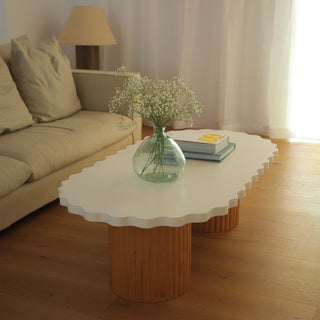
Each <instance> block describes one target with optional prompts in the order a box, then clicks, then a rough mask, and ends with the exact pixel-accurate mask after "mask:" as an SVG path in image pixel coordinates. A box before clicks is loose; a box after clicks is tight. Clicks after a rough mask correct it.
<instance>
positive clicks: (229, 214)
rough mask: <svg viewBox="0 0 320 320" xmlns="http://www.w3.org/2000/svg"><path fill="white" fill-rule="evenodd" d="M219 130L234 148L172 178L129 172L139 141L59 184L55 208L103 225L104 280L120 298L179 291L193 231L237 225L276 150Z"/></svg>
mask: <svg viewBox="0 0 320 320" xmlns="http://www.w3.org/2000/svg"><path fill="white" fill-rule="evenodd" d="M200 131H201V130H200ZM214 132H217V130H215V131H214ZM219 133H220V134H227V135H229V136H230V141H232V142H235V143H236V145H237V147H236V149H235V150H234V151H233V152H232V153H231V154H230V155H229V156H228V157H227V158H225V159H224V160H223V161H222V162H221V163H217V162H211V161H201V160H187V162H186V167H185V171H184V172H183V174H182V176H181V177H179V179H178V180H177V181H175V182H172V183H150V182H146V181H144V180H141V179H140V178H139V177H137V176H136V175H135V173H134V172H133V169H132V164H131V161H132V157H133V155H134V152H135V151H136V149H137V147H138V144H139V142H138V143H137V144H135V145H132V146H129V147H128V148H127V149H125V150H121V151H119V152H118V153H117V154H116V155H112V156H109V157H107V158H106V159H105V160H104V161H100V162H97V163H96V164H95V165H94V166H93V167H90V168H86V169H84V170H83V171H82V172H81V173H79V174H75V175H72V176H70V178H69V179H68V180H67V181H64V182H63V183H62V186H61V187H60V189H59V195H60V203H61V205H64V206H67V207H68V211H69V212H70V213H73V214H78V215H82V216H83V217H84V218H85V219H86V220H88V221H99V222H105V223H107V224H108V225H109V227H108V250H109V275H110V285H111V288H112V290H113V291H114V292H115V293H116V294H117V295H119V296H120V297H122V298H125V299H128V300H131V301H138V302H146V303H150V302H160V301H165V300H169V299H172V298H176V297H178V296H180V295H182V294H183V293H184V292H186V291H187V289H188V287H189V285H190V279H191V230H192V228H193V230H194V231H202V232H214V231H225V230H230V229H232V228H234V227H235V226H236V225H237V224H238V214H239V206H238V203H239V199H240V198H243V197H244V196H245V194H246V190H247V189H249V188H250V187H251V185H252V183H253V182H255V181H257V179H258V176H259V175H261V174H263V171H264V169H266V168H268V166H269V163H271V161H272V159H273V158H274V157H276V156H277V152H278V150H277V146H276V145H275V144H273V143H271V142H270V140H266V139H262V138H260V137H259V136H254V135H248V134H245V133H239V132H230V131H219Z"/></svg>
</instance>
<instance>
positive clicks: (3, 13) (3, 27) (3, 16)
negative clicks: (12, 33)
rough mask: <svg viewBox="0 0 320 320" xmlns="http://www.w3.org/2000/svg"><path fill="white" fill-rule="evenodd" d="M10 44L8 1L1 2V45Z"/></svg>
mask: <svg viewBox="0 0 320 320" xmlns="http://www.w3.org/2000/svg"><path fill="white" fill-rule="evenodd" d="M6 42H8V35H7V21H6V1H5V0H0V44H2V43H6Z"/></svg>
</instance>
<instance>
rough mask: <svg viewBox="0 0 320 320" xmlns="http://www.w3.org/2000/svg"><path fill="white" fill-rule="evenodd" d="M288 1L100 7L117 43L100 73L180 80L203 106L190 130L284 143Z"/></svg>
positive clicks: (121, 0)
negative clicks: (120, 70) (117, 71)
mask: <svg viewBox="0 0 320 320" xmlns="http://www.w3.org/2000/svg"><path fill="white" fill-rule="evenodd" d="M292 6H293V0H259V1H257V0H135V1H132V0H105V13H106V17H107V20H108V22H109V24H110V26H111V28H112V31H113V33H114V35H115V37H116V39H117V41H118V45H117V46H112V47H111V46H110V47H105V48H104V49H103V50H104V61H103V62H104V63H103V66H104V68H105V69H116V68H117V67H119V66H121V65H127V66H128V69H129V70H130V71H135V72H140V73H141V74H142V75H147V76H149V77H152V78H154V79H160V78H161V79H168V78H171V77H172V76H175V75H178V76H180V77H182V78H184V79H185V81H186V83H187V84H188V86H189V87H190V88H191V89H192V90H194V91H195V93H196V96H197V97H198V99H199V100H200V101H201V102H202V103H203V105H204V111H203V113H202V116H201V117H200V118H199V119H197V120H196V121H195V123H194V127H198V128H200V127H202V128H223V129H230V130H239V131H245V132H249V133H256V134H263V135H271V136H272V137H285V136H286V135H287V132H288V129H287V122H288V120H287V119H288V116H287V97H288V81H289V65H290V50H291V29H292V11H293V10H292Z"/></svg>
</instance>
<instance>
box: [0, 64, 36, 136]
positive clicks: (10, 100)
mask: <svg viewBox="0 0 320 320" xmlns="http://www.w3.org/2000/svg"><path fill="white" fill-rule="evenodd" d="M30 125H32V117H31V114H30V113H29V111H28V109H27V107H26V105H25V104H24V102H23V101H22V99H21V97H20V95H19V92H18V90H17V87H16V85H15V83H14V81H13V79H12V77H11V74H10V71H9V69H8V66H7V64H6V63H5V62H4V61H3V59H2V58H0V134H2V133H6V132H10V131H15V130H18V129H22V128H25V127H27V126H30Z"/></svg>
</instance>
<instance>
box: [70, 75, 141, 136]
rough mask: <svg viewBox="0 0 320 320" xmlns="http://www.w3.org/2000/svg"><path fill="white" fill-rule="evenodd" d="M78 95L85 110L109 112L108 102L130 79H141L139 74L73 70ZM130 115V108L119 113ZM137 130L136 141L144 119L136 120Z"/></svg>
mask: <svg viewBox="0 0 320 320" xmlns="http://www.w3.org/2000/svg"><path fill="white" fill-rule="evenodd" d="M72 74H73V79H74V82H75V85H76V89H77V94H78V97H79V99H80V102H81V105H82V109H83V110H91V111H104V112H105V111H108V102H109V100H110V98H111V97H113V96H114V95H115V93H116V88H118V87H120V86H121V85H122V84H123V82H124V81H125V79H127V78H128V77H140V74H138V73H127V72H124V73H116V72H112V71H100V70H79V69H76V70H72ZM118 113H119V114H122V115H125V116H127V115H128V108H126V107H124V108H122V109H121V110H119V112H118ZM134 120H135V121H136V123H137V130H135V137H134V138H135V139H134V140H135V141H136V140H140V139H141V128H142V119H141V118H135V119H134Z"/></svg>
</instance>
